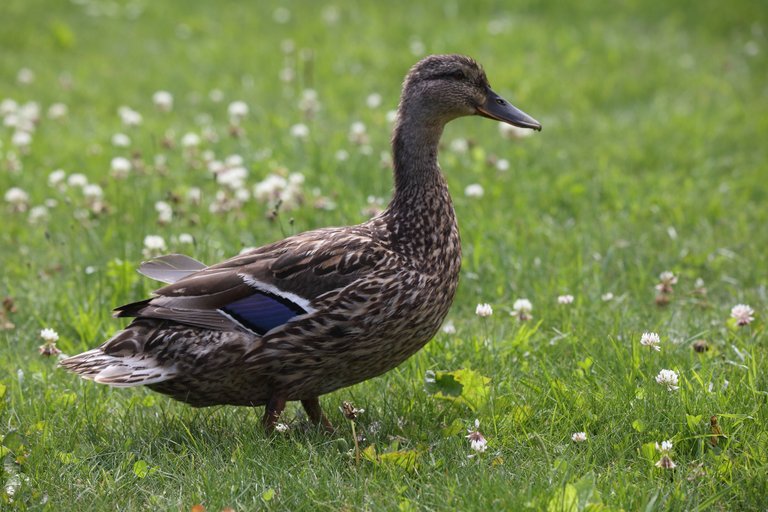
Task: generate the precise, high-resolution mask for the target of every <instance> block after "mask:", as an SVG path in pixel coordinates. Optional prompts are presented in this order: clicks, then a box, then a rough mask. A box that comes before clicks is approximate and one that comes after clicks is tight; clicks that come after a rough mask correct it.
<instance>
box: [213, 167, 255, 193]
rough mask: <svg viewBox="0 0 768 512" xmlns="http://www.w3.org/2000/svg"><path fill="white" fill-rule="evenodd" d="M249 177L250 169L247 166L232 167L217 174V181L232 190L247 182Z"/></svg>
mask: <svg viewBox="0 0 768 512" xmlns="http://www.w3.org/2000/svg"><path fill="white" fill-rule="evenodd" d="M247 177H248V169H246V168H245V167H232V168H230V169H225V170H223V171H220V172H219V173H218V174H216V182H217V183H219V184H220V185H224V186H225V187H227V188H229V189H231V190H237V189H239V188H241V187H242V186H243V185H244V184H245V179H246V178H247Z"/></svg>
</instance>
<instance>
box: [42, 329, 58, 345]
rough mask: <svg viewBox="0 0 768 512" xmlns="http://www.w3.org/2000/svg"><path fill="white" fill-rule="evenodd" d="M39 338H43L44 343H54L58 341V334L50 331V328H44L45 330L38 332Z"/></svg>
mask: <svg viewBox="0 0 768 512" xmlns="http://www.w3.org/2000/svg"><path fill="white" fill-rule="evenodd" d="M40 337H41V338H43V341H45V342H46V343H56V342H57V341H59V333H57V332H56V331H54V330H53V329H51V328H50V327H46V328H45V329H42V330H41V331H40Z"/></svg>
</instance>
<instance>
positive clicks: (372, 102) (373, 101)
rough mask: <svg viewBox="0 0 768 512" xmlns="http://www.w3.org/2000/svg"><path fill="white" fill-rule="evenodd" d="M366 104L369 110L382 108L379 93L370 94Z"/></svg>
mask: <svg viewBox="0 0 768 512" xmlns="http://www.w3.org/2000/svg"><path fill="white" fill-rule="evenodd" d="M365 104H366V105H368V108H379V107H380V106H381V94H379V93H377V92H374V93H371V94H369V95H368V97H367V98H365Z"/></svg>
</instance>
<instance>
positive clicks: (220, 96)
mask: <svg viewBox="0 0 768 512" xmlns="http://www.w3.org/2000/svg"><path fill="white" fill-rule="evenodd" d="M208 99H209V100H211V101H212V102H214V103H221V102H222V101H224V91H222V90H221V89H211V90H210V92H209V93H208Z"/></svg>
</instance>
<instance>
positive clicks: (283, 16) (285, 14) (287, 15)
mask: <svg viewBox="0 0 768 512" xmlns="http://www.w3.org/2000/svg"><path fill="white" fill-rule="evenodd" d="M272 19H273V20H275V23H279V24H281V25H284V24H286V23H288V22H289V21H291V11H290V10H289V9H288V8H286V7H278V8H277V9H275V10H274V11H272Z"/></svg>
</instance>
